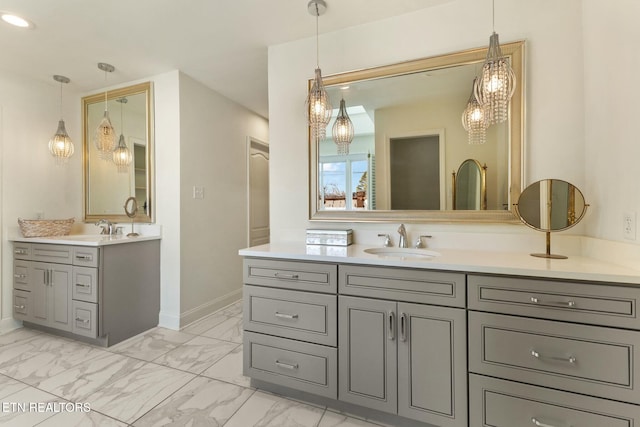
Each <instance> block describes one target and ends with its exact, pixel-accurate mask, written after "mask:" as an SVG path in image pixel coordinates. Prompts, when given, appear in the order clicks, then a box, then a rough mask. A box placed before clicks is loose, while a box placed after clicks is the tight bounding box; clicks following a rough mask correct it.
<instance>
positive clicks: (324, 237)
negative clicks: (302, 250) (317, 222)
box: [307, 228, 353, 246]
mask: <svg viewBox="0 0 640 427" xmlns="http://www.w3.org/2000/svg"><path fill="white" fill-rule="evenodd" d="M352 243H353V230H351V229H348V230H323V229H315V228H314V229H307V245H327V246H349V245H351V244H352Z"/></svg>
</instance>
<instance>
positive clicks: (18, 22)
mask: <svg viewBox="0 0 640 427" xmlns="http://www.w3.org/2000/svg"><path fill="white" fill-rule="evenodd" d="M0 18H2V20H3V21H4V22H6V23H7V24H11V25H14V26H16V27H20V28H33V27H35V25H33V22H30V21H28V20H26V19H24V18H22V17H20V16H18V15H14V14H13V13H8V12H1V13H0Z"/></svg>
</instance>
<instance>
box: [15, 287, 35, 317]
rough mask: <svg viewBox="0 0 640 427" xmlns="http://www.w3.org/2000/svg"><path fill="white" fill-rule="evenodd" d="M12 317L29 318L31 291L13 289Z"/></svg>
mask: <svg viewBox="0 0 640 427" xmlns="http://www.w3.org/2000/svg"><path fill="white" fill-rule="evenodd" d="M13 317H14V318H15V319H17V320H30V318H31V292H25V291H21V290H18V289H14V290H13Z"/></svg>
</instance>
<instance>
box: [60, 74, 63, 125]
mask: <svg viewBox="0 0 640 427" xmlns="http://www.w3.org/2000/svg"><path fill="white" fill-rule="evenodd" d="M62 116H63V114H62V82H60V120H62Z"/></svg>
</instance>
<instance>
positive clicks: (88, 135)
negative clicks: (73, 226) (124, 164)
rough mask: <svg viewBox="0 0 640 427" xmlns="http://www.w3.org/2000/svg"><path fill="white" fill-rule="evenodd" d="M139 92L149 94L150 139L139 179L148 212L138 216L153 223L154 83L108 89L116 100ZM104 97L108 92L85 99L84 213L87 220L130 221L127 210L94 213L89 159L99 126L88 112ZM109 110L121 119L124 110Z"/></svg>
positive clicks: (112, 115) (148, 121) (123, 201)
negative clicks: (93, 126) (92, 125)
mask: <svg viewBox="0 0 640 427" xmlns="http://www.w3.org/2000/svg"><path fill="white" fill-rule="evenodd" d="M139 94H144V95H145V107H146V123H145V128H146V133H147V139H146V150H145V159H144V164H145V169H146V171H145V173H144V177H139V178H138V179H143V180H144V182H145V185H146V202H147V208H146V209H147V212H145V211H144V210H143V209H138V213H137V215H136V216H135V222H143V223H152V222H154V221H155V204H154V201H155V189H154V185H153V184H154V173H155V171H154V157H153V152H154V134H153V129H154V126H153V103H152V99H153V86H152V83H151V82H145V83H140V84H136V85H133V86H127V87H123V88H119V89H112V90H109V91H108V92H107V100H108V101H113V100H116V99H119V98H123V97H130V96H132V95H139ZM104 99H105V95H104V92H100V93H97V94H94V95H89V96H85V97H83V98H82V127H83V134H82V155H83V214H84V221H85V222H95V221H98V220H100V219H103V218H104V219H108V220H110V221H113V222H122V221H128V220H129V217H128V216H127V215H126V214H125V213H124V210H123V213H122V214H99V213H93V212H90V206H89V202H90V197H89V191H91V189H90V182H89V177H90V174H89V172H90V171H89V168H90V167H91V165H90V161H89V158H90V157H89V147H90V146H91V144H93V134H94V132H95V129H89V126H88V122H89V120H88V113H89V106H92V105H94V104H99V105H104ZM102 111H104V109H102V110H101V112H102ZM109 113H110V116H111V118H112V120H113V119H114V118H115V117H116V116H118V118H119V114H120V112H119V111H118V110H117V109H112V108H109ZM115 131H116V142H117V136H119V135H120V129H117V128H116V129H115ZM129 149H130V150H132V151H133V150H134V147H133V146H129ZM134 161H135V160H134ZM132 167H133V169H134V173H135V165H133V166H132ZM115 168H116V166H115V164H114V169H115ZM135 179H136V178H135V177H134V178H133V180H134V181H135ZM125 199H126V198H123V200H121V201H119V202H118V203H117V206H113V208H114V209H122V206H123V203H125Z"/></svg>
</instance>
